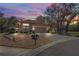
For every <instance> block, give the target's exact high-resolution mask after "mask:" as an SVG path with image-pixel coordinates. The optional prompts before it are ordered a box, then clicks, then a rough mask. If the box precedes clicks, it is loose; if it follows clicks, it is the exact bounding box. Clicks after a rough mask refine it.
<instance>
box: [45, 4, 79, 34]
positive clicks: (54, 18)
mask: <svg viewBox="0 0 79 59" xmlns="http://www.w3.org/2000/svg"><path fill="white" fill-rule="evenodd" d="M76 6H78V4H74V3H61V4H60V3H59V4H52V5H51V6H49V7H47V9H46V11H45V14H46V15H48V16H49V17H50V20H51V24H55V26H54V28H55V29H56V30H55V31H56V32H58V33H62V32H64V30H65V32H67V31H68V26H69V24H70V22H71V20H72V19H73V17H74V16H75V15H76V14H77V13H78V12H77V11H79V10H78V9H77V8H76ZM65 21H66V22H67V24H65V25H64V22H65Z"/></svg>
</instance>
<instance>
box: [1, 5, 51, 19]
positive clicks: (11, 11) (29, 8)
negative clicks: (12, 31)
mask: <svg viewBox="0 0 79 59" xmlns="http://www.w3.org/2000/svg"><path fill="white" fill-rule="evenodd" d="M49 5H50V4H49V3H0V11H1V12H3V13H4V14H5V16H17V17H23V18H26V19H35V18H36V17H37V16H39V15H41V14H42V11H44V10H45V8H46V7H47V6H49Z"/></svg>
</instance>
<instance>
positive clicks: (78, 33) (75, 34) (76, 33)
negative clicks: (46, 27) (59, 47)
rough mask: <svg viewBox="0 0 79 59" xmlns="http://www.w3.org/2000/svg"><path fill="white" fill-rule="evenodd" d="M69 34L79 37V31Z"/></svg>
mask: <svg viewBox="0 0 79 59" xmlns="http://www.w3.org/2000/svg"><path fill="white" fill-rule="evenodd" d="M68 35H70V36H75V37H79V32H68Z"/></svg>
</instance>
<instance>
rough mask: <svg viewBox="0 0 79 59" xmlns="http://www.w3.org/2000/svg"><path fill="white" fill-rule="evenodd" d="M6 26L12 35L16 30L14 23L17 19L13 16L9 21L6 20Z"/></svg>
mask: <svg viewBox="0 0 79 59" xmlns="http://www.w3.org/2000/svg"><path fill="white" fill-rule="evenodd" d="M7 21H8V22H7V24H8V31H9V32H12V33H14V32H15V28H16V23H17V21H18V20H17V18H16V17H15V16H11V17H10V18H9V19H7Z"/></svg>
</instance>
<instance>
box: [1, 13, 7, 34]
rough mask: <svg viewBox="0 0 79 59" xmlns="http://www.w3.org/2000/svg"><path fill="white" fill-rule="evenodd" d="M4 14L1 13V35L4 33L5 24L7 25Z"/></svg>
mask: <svg viewBox="0 0 79 59" xmlns="http://www.w3.org/2000/svg"><path fill="white" fill-rule="evenodd" d="M3 16H4V14H3V13H2V12H0V33H3V32H4V28H5V24H6V21H7V20H6V18H5V17H3Z"/></svg>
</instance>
